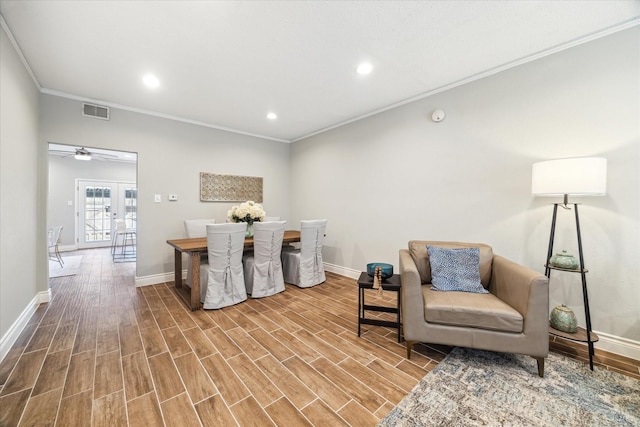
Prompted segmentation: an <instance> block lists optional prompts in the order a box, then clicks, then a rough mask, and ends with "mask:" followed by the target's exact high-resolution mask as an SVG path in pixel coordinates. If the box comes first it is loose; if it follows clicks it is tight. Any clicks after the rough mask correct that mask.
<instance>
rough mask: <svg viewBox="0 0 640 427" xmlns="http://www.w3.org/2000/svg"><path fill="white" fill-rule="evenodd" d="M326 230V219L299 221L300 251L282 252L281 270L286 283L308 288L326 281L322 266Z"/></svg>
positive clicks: (289, 250) (288, 250)
mask: <svg viewBox="0 0 640 427" xmlns="http://www.w3.org/2000/svg"><path fill="white" fill-rule="evenodd" d="M326 228H327V220H326V219H316V220H302V221H300V249H287V250H283V251H282V270H283V272H284V281H285V282H286V283H290V284H292V285H296V286H298V287H300V288H308V287H311V286H315V285H319V284H320V283H322V282H324V281H325V280H326V277H325V274H324V265H323V264H322V244H323V242H324V233H325V230H326Z"/></svg>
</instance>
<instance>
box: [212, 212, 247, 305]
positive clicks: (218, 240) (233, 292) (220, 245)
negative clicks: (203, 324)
mask: <svg viewBox="0 0 640 427" xmlns="http://www.w3.org/2000/svg"><path fill="white" fill-rule="evenodd" d="M206 230H207V249H208V254H209V268H208V271H207V286H206V290H205V287H204V286H202V289H203V291H204V295H201V297H204V298H202V299H203V300H204V301H203V303H204V308H207V309H209V308H222V307H226V306H229V305H233V304H237V303H239V302H242V301H244V300H246V299H247V291H246V289H245V286H244V272H243V270H242V252H243V250H244V235H245V233H246V231H247V223H246V222H239V223H225V224H207V226H206Z"/></svg>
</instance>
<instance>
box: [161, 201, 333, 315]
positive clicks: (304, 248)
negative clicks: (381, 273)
mask: <svg viewBox="0 0 640 427" xmlns="http://www.w3.org/2000/svg"><path fill="white" fill-rule="evenodd" d="M326 226H327V220H326V219H317V220H301V221H300V228H299V229H287V221H282V220H280V218H279V217H267V216H266V213H265V212H264V209H263V208H262V206H261V205H259V204H257V203H254V202H251V201H248V202H245V203H242V204H241V205H239V206H235V207H234V208H232V209H231V210H230V211H229V212H228V215H227V218H226V219H225V222H223V223H218V222H216V220H215V219H214V218H210V219H185V220H184V229H185V236H186V237H184V238H180V239H170V240H167V244H168V245H169V246H171V248H173V250H174V283H175V290H176V293H177V295H178V296H179V297H180V298H181V299H182V300H183V301H184V302H185V304H186V305H187V306H188V307H189V308H190V309H191V310H192V311H197V310H199V309H200V308H203V307H204V309H219V308H223V307H227V306H231V305H235V304H239V303H241V302H243V301H246V300H247V298H248V297H251V298H264V297H268V296H271V295H275V294H277V293H280V292H283V291H284V290H285V283H288V284H291V285H295V286H298V287H301V288H303V287H311V286H315V285H318V284H321V283H323V282H324V281H325V280H326V277H325V273H324V268H323V262H322V245H323V241H324V236H325V231H326ZM183 254H186V255H187V266H186V267H187V268H186V272H187V277H186V278H185V279H186V280H184V283H183Z"/></svg>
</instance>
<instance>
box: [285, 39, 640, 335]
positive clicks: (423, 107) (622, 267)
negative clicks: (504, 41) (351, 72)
mask: <svg viewBox="0 0 640 427" xmlns="http://www.w3.org/2000/svg"><path fill="white" fill-rule="evenodd" d="M639 41H640V29H639V28H638V27H635V28H633V29H630V30H626V31H624V32H621V33H617V34H614V35H611V36H608V37H606V38H603V39H599V40H596V41H593V42H590V43H588V44H584V45H580V46H577V47H574V48H572V49H569V50H566V51H563V52H560V53H558V54H555V55H552V56H549V57H546V58H543V59H540V60H537V61H535V62H531V63H528V64H525V65H521V66H519V67H517V68H514V69H511V70H508V71H505V72H501V73H499V74H496V75H494V76H491V77H488V78H485V79H482V80H479V81H476V82H473V83H469V84H466V85H464V86H460V87H458V88H455V89H452V90H449V91H446V92H442V93H439V94H436V95H433V96H430V97H428V98H425V99H423V100H420V101H418V102H414V103H411V104H407V105H404V106H402V107H399V108H396V109H393V110H390V111H387V112H384V113H381V114H378V115H375V116H372V117H369V118H367V119H364V120H361V121H358V122H355V123H352V124H349V125H346V126H343V127H341V128H337V129H335V130H332V131H329V132H326V133H324V134H320V135H317V136H313V137H310V138H308V139H306V140H303V141H300V142H296V143H294V144H293V146H292V151H291V164H292V169H291V173H292V176H294V177H296V179H295V180H294V181H293V182H292V188H291V191H292V193H291V200H292V211H291V212H292V218H291V219H292V220H293V221H297V220H300V219H313V218H328V220H329V223H328V226H327V237H326V246H325V251H324V259H325V261H326V262H328V263H331V264H335V265H338V266H342V267H347V268H351V269H356V270H363V269H364V267H365V265H366V263H368V262H372V261H384V262H390V263H394V265H395V266H396V268H397V266H398V263H397V260H398V250H399V249H400V248H405V247H407V242H408V240H410V239H432V240H461V241H467V242H486V243H488V244H490V245H492V246H493V247H494V251H495V252H496V253H499V254H501V255H504V256H506V257H508V258H511V259H513V260H515V261H518V262H521V263H523V264H525V265H527V266H529V267H531V268H533V269H535V270H537V271H540V272H544V268H543V267H542V266H543V264H544V261H545V256H546V251H547V243H548V239H549V229H550V222H551V214H552V206H551V205H550V203H553V202H555V201H560V200H553V199H548V198H534V197H532V196H531V190H530V188H531V165H532V164H533V163H534V162H536V161H539V160H546V159H554V158H562V157H582V156H603V157H606V158H607V159H608V165H609V174H608V180H609V181H608V194H607V196H606V197H600V198H590V199H587V198H585V199H584V200H581V202H583V203H584V204H583V205H582V206H581V208H580V209H581V210H580V216H581V228H582V235H583V246H584V250H585V262H586V264H587V268H589V270H590V272H589V273H588V275H587V276H588V277H587V280H588V284H589V297H590V303H591V316H592V324H593V328H594V329H595V330H597V331H602V332H606V333H609V334H613V335H616V336H618V337H624V338H628V339H632V340H636V341H637V340H640V283H639V278H640V271H639V267H638V265H639V263H640V225H639V221H640V185H639V172H638V170H639V166H640V148H639V146H640V111H639V106H640V84H639V76H640V66H639V51H640V49H639V47H640V42H639ZM438 108H442V109H444V110H445V111H446V112H447V118H446V119H445V120H444V121H443V122H441V123H434V122H433V121H431V119H430V117H431V112H432V111H434V110H435V109H438ZM576 200H578V199H576ZM572 215H573V213H572V212H571V213H568V214H567V213H564V212H562V215H561V217H560V218H559V224H558V235H557V239H556V248H557V249H558V251H559V250H561V249H563V248H566V249H568V250H569V251H572V252H577V243H576V237H575V228H574V218H573V216H572ZM580 289H581V288H580V276H579V275H578V274H566V273H557V274H554V275H553V276H552V280H551V307H554V306H555V305H558V304H560V303H566V304H567V305H569V306H570V307H572V308H573V310H574V311H575V312H576V315H577V316H578V319H579V321H580V323H581V324H582V325H584V314H583V313H584V311H583V302H582V294H581V290H580Z"/></svg>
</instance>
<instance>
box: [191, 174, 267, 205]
mask: <svg viewBox="0 0 640 427" xmlns="http://www.w3.org/2000/svg"><path fill="white" fill-rule="evenodd" d="M247 200H253V201H254V202H257V203H262V177H256V176H239V175H219V174H215V173H208V172H200V201H202V202H244V201H247Z"/></svg>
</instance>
